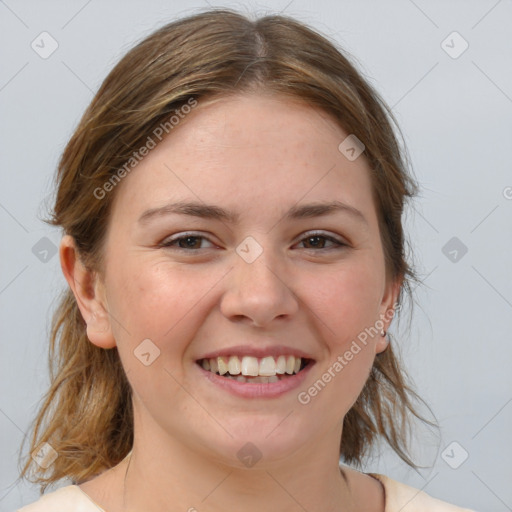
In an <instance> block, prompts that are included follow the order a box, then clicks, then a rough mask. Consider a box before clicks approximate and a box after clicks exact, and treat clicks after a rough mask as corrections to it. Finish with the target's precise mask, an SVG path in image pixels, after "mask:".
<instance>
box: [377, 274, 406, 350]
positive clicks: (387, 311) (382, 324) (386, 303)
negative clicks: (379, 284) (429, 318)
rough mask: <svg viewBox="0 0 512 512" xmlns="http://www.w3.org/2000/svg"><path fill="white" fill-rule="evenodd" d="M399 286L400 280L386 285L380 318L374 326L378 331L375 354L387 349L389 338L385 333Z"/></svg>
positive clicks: (394, 305)
mask: <svg viewBox="0 0 512 512" xmlns="http://www.w3.org/2000/svg"><path fill="white" fill-rule="evenodd" d="M401 286H402V279H396V280H394V281H393V282H392V283H390V284H389V285H388V287H387V292H386V294H385V295H384V297H383V299H382V303H381V312H380V314H379V317H380V318H379V320H378V321H377V324H376V325H377V326H378V329H379V334H378V339H377V343H376V346H375V352H376V353H377V354H380V353H381V352H384V351H385V350H386V349H387V348H388V345H389V338H388V335H387V331H388V329H389V326H390V324H391V321H392V320H393V316H394V314H395V309H396V306H397V303H398V297H399V295H400V289H401Z"/></svg>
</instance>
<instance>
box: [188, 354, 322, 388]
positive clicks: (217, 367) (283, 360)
mask: <svg viewBox="0 0 512 512" xmlns="http://www.w3.org/2000/svg"><path fill="white" fill-rule="evenodd" d="M197 362H198V364H199V365H200V366H201V367H202V368H203V369H204V370H206V371H209V372H211V373H214V374H216V375H220V376H222V377H225V378H228V379H232V380H236V381H237V382H242V383H249V382H250V383H253V384H256V383H262V384H271V383H274V382H278V381H280V380H283V379H286V378H289V377H290V376H292V375H296V374H298V373H299V372H300V371H302V370H303V369H304V368H305V367H306V366H308V365H309V363H310V362H312V360H311V359H305V358H301V357H295V356H293V355H280V356H278V357H273V356H266V357H262V358H257V357H252V356H237V355H233V356H229V357H226V356H223V357H215V358H207V359H206V358H205V359H200V360H199V361H197Z"/></svg>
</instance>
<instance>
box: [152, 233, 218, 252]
mask: <svg viewBox="0 0 512 512" xmlns="http://www.w3.org/2000/svg"><path fill="white" fill-rule="evenodd" d="M203 241H205V242H208V243H211V242H209V241H208V239H207V238H205V237H204V236H199V235H193V234H186V235H184V236H180V237H176V238H172V239H168V240H166V241H164V242H162V243H161V244H160V247H167V248H176V249H184V250H196V249H208V247H201V245H202V243H203Z"/></svg>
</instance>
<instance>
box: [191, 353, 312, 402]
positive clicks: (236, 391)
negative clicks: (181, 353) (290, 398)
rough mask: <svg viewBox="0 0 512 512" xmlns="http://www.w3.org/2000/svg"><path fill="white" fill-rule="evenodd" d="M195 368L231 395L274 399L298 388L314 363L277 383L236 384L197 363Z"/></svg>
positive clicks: (236, 382) (234, 381)
mask: <svg viewBox="0 0 512 512" xmlns="http://www.w3.org/2000/svg"><path fill="white" fill-rule="evenodd" d="M196 366H197V368H198V369H199V370H200V371H201V372H202V374H203V375H204V376H205V377H206V378H207V379H209V380H210V382H212V383H213V384H215V385H217V386H219V387H220V388H222V389H224V390H226V391H228V392H229V393H231V394H233V395H236V396H241V397H243V398H275V397H278V396H281V395H284V394H285V393H288V392H289V391H292V390H293V389H296V388H298V387H299V386H300V385H301V384H302V383H303V382H304V380H305V379H306V377H307V375H308V373H309V370H311V367H312V366H314V363H313V362H310V363H309V364H308V365H307V366H306V367H305V368H304V369H302V370H301V371H300V372H299V373H297V374H295V375H290V376H289V377H285V378H283V379H281V380H278V381H277V382H269V383H263V382H259V383H250V382H238V381H236V380H233V379H229V378H226V377H221V376H220V375H217V374H216V373H212V372H210V371H208V370H205V369H204V368H202V367H201V366H199V365H198V364H197V363H196Z"/></svg>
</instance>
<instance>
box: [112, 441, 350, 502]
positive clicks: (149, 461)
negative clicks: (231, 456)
mask: <svg viewBox="0 0 512 512" xmlns="http://www.w3.org/2000/svg"><path fill="white" fill-rule="evenodd" d="M146 433H147V435H148V437H147V438H145V437H144V435H141V434H140V433H138V435H137V436H135V439H136V442H135V443H134V447H133V450H132V453H131V455H130V456H129V457H128V458H127V460H126V461H124V462H123V464H125V465H126V466H125V467H126V470H125V471H121V472H120V474H123V473H124V475H122V482H121V485H122V492H121V493H120V494H122V496H123V498H122V499H123V503H122V507H120V510H124V511H127V512H136V511H141V510H144V511H145V512H156V511H158V512H162V511H175V510H180V511H188V512H202V511H206V510H207V511H208V512H220V511H225V510H226V508H229V509H231V510H244V512H260V511H261V510H262V509H268V508H271V509H272V510H279V511H282V512H304V511H308V510H323V511H325V512H339V511H344V512H348V511H351V510H356V509H355V504H354V501H353V497H352V496H351V492H350V489H349V486H348V484H347V482H346V481H345V479H344V478H343V476H342V474H341V472H340V469H339V464H338V456H337V452H336V448H337V446H339V439H340V437H339V435H338V437H337V439H336V438H335V437H334V436H335V435H336V433H334V432H333V437H332V439H320V440H317V442H315V443H310V445H309V446H306V447H301V449H300V450H297V451H296V452H295V453H294V454H293V455H291V456H290V457H286V459H285V460H280V461H273V462H271V463H265V462H264V460H263V459H262V460H261V461H259V462H257V463H256V464H254V466H252V467H250V468H243V469H241V468H240V467H236V466H234V465H230V464H229V462H228V461H226V462H224V461H220V460H219V457H218V456H217V457H212V456H211V455H210V456H208V455H207V454H205V451H202V450H200V448H199V447H198V448H197V449H195V448H194V449H190V448H189V447H187V446H185V445H184V444H181V443H178V442H176V441H174V440H172V439H169V438H168V437H166V438H165V439H161V440H160V441H161V442H155V437H153V434H154V432H151V433H150V432H148V431H146ZM270 505H271V506H270Z"/></svg>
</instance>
